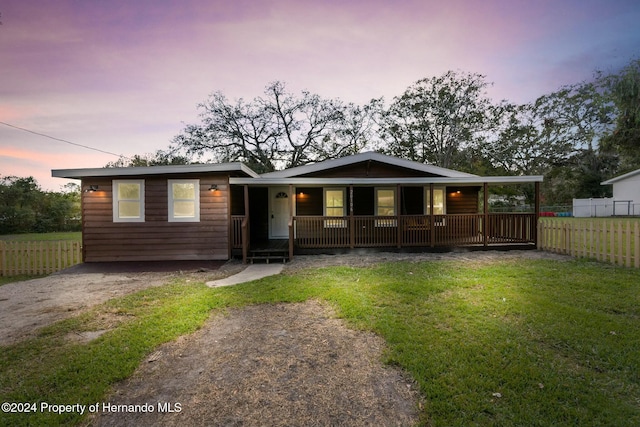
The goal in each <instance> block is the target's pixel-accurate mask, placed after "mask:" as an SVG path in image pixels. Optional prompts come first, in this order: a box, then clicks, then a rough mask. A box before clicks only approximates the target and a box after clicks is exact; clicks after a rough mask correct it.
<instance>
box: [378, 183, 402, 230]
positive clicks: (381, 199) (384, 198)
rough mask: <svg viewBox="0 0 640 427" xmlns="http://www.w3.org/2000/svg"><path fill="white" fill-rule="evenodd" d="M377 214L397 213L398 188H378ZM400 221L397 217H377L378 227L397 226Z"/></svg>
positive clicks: (393, 214) (392, 214)
mask: <svg viewBox="0 0 640 427" xmlns="http://www.w3.org/2000/svg"><path fill="white" fill-rule="evenodd" d="M375 202H376V216H395V215H396V189H395V188H376V199H375ZM397 224H398V222H397V221H396V220H395V219H391V218H385V219H377V220H376V223H375V225H376V227H395V226H396V225H397Z"/></svg>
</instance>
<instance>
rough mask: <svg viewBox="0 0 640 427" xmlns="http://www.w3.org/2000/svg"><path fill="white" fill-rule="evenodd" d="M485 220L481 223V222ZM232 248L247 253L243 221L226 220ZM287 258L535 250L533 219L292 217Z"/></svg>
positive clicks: (476, 216) (518, 216)
mask: <svg viewBox="0 0 640 427" xmlns="http://www.w3.org/2000/svg"><path fill="white" fill-rule="evenodd" d="M485 218H486V219H485ZM231 222H232V227H231V228H232V248H233V249H242V253H243V258H245V259H246V254H247V251H248V248H249V225H248V220H247V218H246V217H245V216H244V215H237V216H235V215H234V216H232V217H231ZM288 225H289V236H290V237H289V257H290V258H291V257H293V248H294V246H295V247H298V248H305V249H314V248H318V249H319V248H370V247H409V246H414V247H415V246H424V247H428V246H470V245H483V244H484V245H494V244H511V243H517V244H531V243H532V244H535V243H536V215H535V214H533V213H490V214H488V215H487V216H486V217H485V215H484V214H459V215H434V216H433V218H432V217H431V216H429V215H400V216H372V215H371V216H365V215H359V216H344V217H331V216H294V217H292V218H291V220H290V221H289V224H288Z"/></svg>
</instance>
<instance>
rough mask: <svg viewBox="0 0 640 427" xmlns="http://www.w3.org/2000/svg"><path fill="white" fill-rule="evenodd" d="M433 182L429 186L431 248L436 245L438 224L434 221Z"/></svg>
mask: <svg viewBox="0 0 640 427" xmlns="http://www.w3.org/2000/svg"><path fill="white" fill-rule="evenodd" d="M433 219H434V218H433V182H432V183H431V184H429V238H430V239H431V247H432V248H433V247H434V246H435V245H436V223H435V221H434V220H433Z"/></svg>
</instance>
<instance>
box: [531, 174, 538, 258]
mask: <svg viewBox="0 0 640 427" xmlns="http://www.w3.org/2000/svg"><path fill="white" fill-rule="evenodd" d="M535 187H536V189H535V191H536V194H535V196H534V197H535V201H534V205H535V208H534V209H535V214H536V215H535V222H534V223H533V224H532V227H531V237H533V243H535V244H536V247H538V222H539V221H540V183H539V182H536V183H535Z"/></svg>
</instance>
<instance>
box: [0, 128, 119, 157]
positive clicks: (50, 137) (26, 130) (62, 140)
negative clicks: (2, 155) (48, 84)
mask: <svg viewBox="0 0 640 427" xmlns="http://www.w3.org/2000/svg"><path fill="white" fill-rule="evenodd" d="M0 124H2V125H5V126H9V127H10V128H14V129H19V130H22V131H25V132H29V133H32V134H34V135H38V136H43V137H45V138H49V139H53V140H54V141H60V142H64V143H66V144H71V145H75V146H76V147H82V148H86V149H88V150H93V151H99V152H101V153H104V154H110V155H112V156H116V157H124V158H125V159H129V157H127V156H123V155H122V154H116V153H112V152H110V151H105V150H101V149H99V148H94V147H89V146H88V145H82V144H77V143H75V142H71V141H67V140H66V139H60V138H56V137H55V136H51V135H46V134H44V133H40V132H35V131H32V130H29V129H25V128H21V127H20V126H15V125H12V124H9V123H5V122H0Z"/></svg>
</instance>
